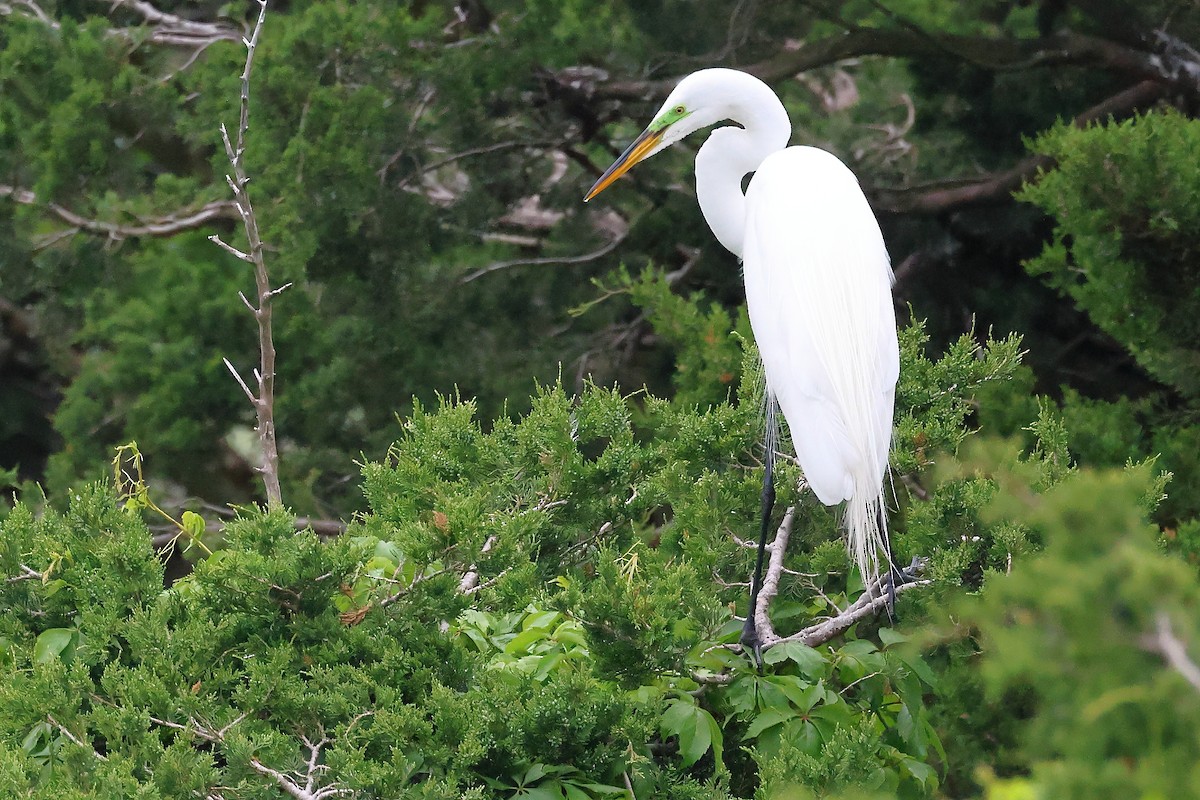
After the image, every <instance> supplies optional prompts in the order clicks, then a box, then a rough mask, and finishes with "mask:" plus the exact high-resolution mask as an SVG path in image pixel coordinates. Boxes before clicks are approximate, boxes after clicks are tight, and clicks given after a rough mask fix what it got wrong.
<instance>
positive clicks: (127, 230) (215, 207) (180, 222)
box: [0, 184, 237, 241]
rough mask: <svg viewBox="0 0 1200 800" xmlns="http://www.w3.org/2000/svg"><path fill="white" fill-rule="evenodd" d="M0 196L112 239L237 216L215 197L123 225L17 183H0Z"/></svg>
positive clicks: (75, 229) (187, 228)
mask: <svg viewBox="0 0 1200 800" xmlns="http://www.w3.org/2000/svg"><path fill="white" fill-rule="evenodd" d="M0 197H8V198H11V199H12V200H13V202H16V203H20V204H22V205H27V206H40V207H42V208H44V209H46V210H47V211H49V212H50V213H51V214H53V215H54V216H56V217H58V218H59V219H60V220H62V221H63V222H65V223H67V224H68V225H69V226H70V228H69V229H68V231H69V232H70V233H77V232H79V231H85V232H87V233H94V234H98V235H101V236H107V237H108V238H109V239H110V240H112V241H121V240H122V239H133V238H137V237H145V236H154V237H159V236H174V235H175V234H177V233H182V232H184V231H190V230H195V229H196V228H201V227H203V226H205V225H207V224H208V223H210V222H212V221H213V220H217V219H236V218H237V209H236V206H235V205H234V204H233V202H232V201H230V200H215V201H213V202H211V203H207V204H205V205H203V206H201V207H200V208H198V209H195V210H181V211H176V212H174V213H171V214H165V215H163V216H161V217H156V218H154V219H151V220H145V221H143V222H141V223H140V224H136V225H127V224H123V223H119V222H106V221H104V220H99V219H91V218H89V217H85V216H83V215H81V214H76V213H75V212H74V211H71V210H70V209H69V208H66V207H64V206H61V205H59V204H58V203H43V202H41V201H39V200H38V198H37V195H36V194H34V193H33V192H31V191H29V190H28V189H22V188H21V187H19V186H8V185H5V184H0Z"/></svg>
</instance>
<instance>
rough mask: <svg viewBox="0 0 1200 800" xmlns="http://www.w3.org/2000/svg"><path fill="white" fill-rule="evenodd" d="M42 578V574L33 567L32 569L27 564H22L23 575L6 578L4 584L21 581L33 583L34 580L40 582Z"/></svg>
mask: <svg viewBox="0 0 1200 800" xmlns="http://www.w3.org/2000/svg"><path fill="white" fill-rule="evenodd" d="M41 577H42V573H40V572H38V571H37V570H36V569H34V568H33V567H31V566H29V565H27V564H22V565H21V574H20V575H13V576H12V577H11V578H5V579H4V582H5V583H20V582H21V581H31V580H34V579H38V580H40V579H41Z"/></svg>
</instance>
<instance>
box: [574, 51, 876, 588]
mask: <svg viewBox="0 0 1200 800" xmlns="http://www.w3.org/2000/svg"><path fill="white" fill-rule="evenodd" d="M722 120H732V121H734V122H736V123H738V124H739V125H740V127H734V126H728V127H722V128H718V129H716V130H714V131H713V132H712V134H711V135H710V136H709V138H708V140H707V141H706V142H705V143H704V145H703V146H702V147H701V148H700V151H699V153H698V154H697V157H696V194H697V199H698V200H699V202H700V207H701V210H702V212H703V214H704V218H705V220H706V221H707V222H708V224H709V227H710V228H711V229H712V231H713V233H714V235H715V236H716V237H717V239H718V241H720V242H721V244H722V245H724V246H725V247H726V248H727V249H729V250H730V251H731V252H733V253H734V254H736V255H738V256H740V257H741V258H742V260H743V269H744V273H745V281H746V302H747V306H748V308H749V312H750V323H751V326H752V327H753V329H754V338H755V340H756V341H757V343H758V348H759V352H760V353H761V354H762V360H763V367H764V370H765V372H766V378H767V388H768V391H769V393H770V395H771V396H772V397H773V398H774V399H775V400H776V401H778V403H779V407H780V409H781V410H782V412H783V416H784V419H785V420H786V421H787V424H788V428H789V430H790V431H791V435H792V442H793V444H794V445H795V448H796V456H797V459H798V461H799V463H800V467H801V469H802V470H803V471H804V476H805V478H806V479H807V481H808V484H809V486H811V487H812V490H813V492H814V493H815V494H816V496H817V498H818V499H819V500H820V501H821V502H822V503H824V504H826V505H835V504H837V503H841V502H845V503H846V512H845V517H844V521H845V526H846V530H847V536H848V546H849V549H850V552H851V555H852V556H853V558H854V560H855V562H856V563H857V565H858V567H859V569H860V571H861V572H862V574H863V577H864V579H865V580H867V581H868V582H869V581H870V580H871V579H873V578H874V577H875V576H876V575H877V574H878V570H879V558H880V556H881V555H882V556H883V557H885V558H886V557H887V552H888V548H887V530H886V524H885V516H884V514H883V513H882V511H883V491H884V489H883V487H884V478H885V473H886V471H887V460H888V448H889V445H890V442H891V433H892V410H893V404H894V399H895V386H896V380H897V378H898V377H899V374H900V356H899V346H898V344H897V339H896V317H895V311H894V308H893V305H892V294H891V284H892V270H891V267H890V265H889V262H888V255H887V250H886V248H885V246H884V242H883V236H882V234H881V233H880V230H879V224H878V223H877V222H876V220H875V215H874V214H873V213H872V212H871V208H870V206H869V205H868V203H867V199H866V197H865V196H864V195H863V192H862V189H861V188H860V187H859V184H858V180H857V179H856V178H855V176H854V174H853V173H852V172H851V171H850V170H849V169H848V168H847V167H846V166H845V165H844V164H843V163H842V162H841V161H839V160H838V159H837V157H836V156H834V155H832V154H830V153H827V152H825V151H824V150H820V149H817V148H814V147H788V146H787V144H788V140H789V138H790V137H791V123H790V121H789V120H788V117H787V112H786V111H785V110H784V108H783V104H782V103H780V102H779V98H778V97H777V96H776V95H775V93H774V92H773V91H771V89H770V87H768V86H767V85H766V84H765V83H763V82H762V81H760V80H759V79H757V78H755V77H753V76H751V75H747V74H745V73H742V72H737V71H735V70H728V69H710V70H702V71H700V72H697V73H694V74H692V75H689V76H688V77H686V78H684V79H683V80H682V81H681V82H680V84H679V85H678V86H677V87H676V88H675V90H674V91H673V92H672V93H671V95H670V96H669V97H668V98H667V100H666V102H665V103H664V104H663V106H662V108H661V109H660V110H659V112H658V114H657V115H655V118H654V121H653V122H651V124H650V126H649V127H648V128H647V129H646V131H645V132H644V133H643V134H642V135H641V136H639V137H638V139H637V140H636V141H635V142H634V143H633V144H632V145H631V146H630V148H629V149H628V150H627V151H626V152H625V154H624V155H622V157H621V158H620V159H618V160H617V162H616V163H614V164H613V166H612V167H610V168H609V170H608V171H607V172H606V173H605V174H604V175H603V176H602V177H601V178H600V180H599V181H597V182H596V185H595V186H594V187H592V190H591V192H589V193H588V199H590V198H591V197H593V196H595V195H596V194H597V193H599V192H600V191H601V190H603V189H604V188H605V187H607V186H608V185H609V184H610V183H612V181H613V180H615V179H616V178H618V177H619V176H620V175H621V174H623V173H624V172H625V171H626V170H628V169H629V167H631V166H633V164H635V163H637V162H638V161H640V160H642V159H644V158H646V157H648V156H650V155H653V154H654V153H657V152H658V151H660V150H662V149H663V148H665V147H667V146H669V145H670V144H672V143H674V142H676V141H678V140H679V139H681V138H683V137H684V136H686V135H688V134H689V133H691V132H693V131H696V130H699V129H700V128H704V127H707V126H709V125H712V124H715V123H717V122H720V121H722ZM751 172H753V173H754V177H753V178H752V179H751V180H750V184H749V187H748V188H747V190H746V193H745V194H744V195H743V193H742V189H741V186H742V180H743V179H744V177H745V176H746V174H747V173H751Z"/></svg>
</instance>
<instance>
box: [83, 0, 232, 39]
mask: <svg viewBox="0 0 1200 800" xmlns="http://www.w3.org/2000/svg"><path fill="white" fill-rule="evenodd" d="M93 2H94V4H96V5H104V6H108V7H109V8H110V9H117V8H124V9H128V10H129V11H132V12H134V13H135V14H137V15H138V16H140V17H141V18H142V19H143V20H145V21H146V28H145V29H144V30H143V29H138V28H113V29H112V30H110V31H109V35H110V36H120V37H122V38H127V39H133V38H134V37H136V36H145V37H146V39H147V40H148V41H150V42H152V43H154V44H162V45H173V46H178V47H196V48H201V49H202V48H204V47H207V46H208V45H210V44H214V43H216V42H220V41H227V42H237V41H241V39H242V32H241V31H239V30H238V29H237V28H235V27H233V26H232V25H230V24H228V23H225V22H199V21H196V20H190V19H185V18H184V17H180V16H178V15H176V14H170V13H167V12H165V11H162V10H160V9H158V8H156V7H155V6H153V5H151V4H150V3H147V2H145V0H93Z"/></svg>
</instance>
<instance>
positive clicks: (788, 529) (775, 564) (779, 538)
mask: <svg viewBox="0 0 1200 800" xmlns="http://www.w3.org/2000/svg"><path fill="white" fill-rule="evenodd" d="M795 518H796V507H795V506H789V507H788V510H787V511H786V512H785V513H784V515H783V521H782V522H780V523H779V528H778V529H777V530H776V531H775V538H774V539H773V540H772V541H771V558H770V560H769V561H768V562H767V573H766V575H764V576H763V582H762V588H761V589H759V591H758V605H756V606H755V607H754V608H752V609H750V613H752V614H754V624H755V626H756V630H757V631H758V638H759V641H760V642H762V646H763V649H764V650H765V649H766V648H767V647H769V646H770V643H771V642H772V641H773V640H775V639H778V638H779V637H778V636H777V635H776V634H775V629H774V628H773V627H771V616H770V614H769V611H770V609H771V601H772V600H774V599H775V595H777V594H778V593H779V578H780V576H781V575H782V574H783V557H784V556H785V555H787V545H788V539H789V538H790V537H791V535H792V522H793V521H794V520H795Z"/></svg>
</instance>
